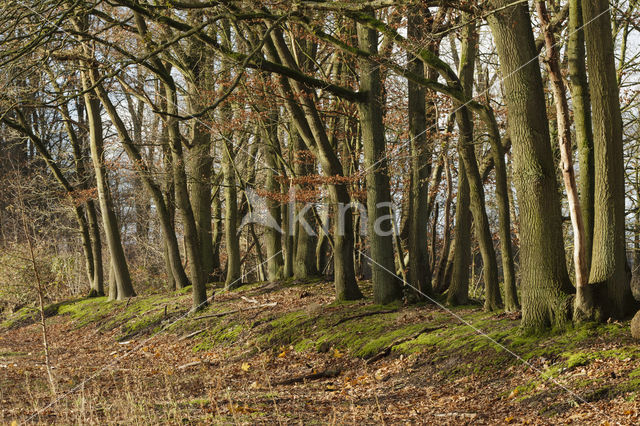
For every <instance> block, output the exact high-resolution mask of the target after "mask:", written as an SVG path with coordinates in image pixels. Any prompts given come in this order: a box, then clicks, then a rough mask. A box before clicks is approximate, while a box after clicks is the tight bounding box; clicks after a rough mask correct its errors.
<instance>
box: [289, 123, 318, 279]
mask: <svg viewBox="0 0 640 426" xmlns="http://www.w3.org/2000/svg"><path fill="white" fill-rule="evenodd" d="M291 127H292V129H291V144H292V147H293V150H294V154H293V167H294V170H295V173H296V180H297V181H298V183H297V184H296V193H298V192H303V193H304V192H305V191H309V190H313V189H314V188H313V185H312V184H309V183H307V182H305V179H306V178H307V177H308V176H309V175H311V174H313V173H314V163H315V161H314V159H313V158H312V155H311V152H310V151H309V150H308V149H307V148H306V147H305V146H304V142H303V141H302V139H301V138H300V135H298V132H297V131H296V130H295V128H294V126H291ZM292 201H293V202H295V200H292ZM295 205H296V206H297V205H298V203H296V204H295ZM291 207H292V206H291V204H290V205H289V208H291ZM304 208H306V210H305V211H302V209H304ZM302 209H297V214H298V215H299V219H298V223H296V224H294V226H295V227H297V238H296V257H295V259H296V260H295V262H294V264H293V273H294V275H295V277H296V278H298V279H300V278H307V277H309V276H312V275H316V274H317V273H318V269H317V265H316V259H315V252H316V244H317V236H316V235H314V234H313V233H312V232H315V226H314V225H315V217H314V209H315V207H314V206H313V205H312V204H311V205H309V207H307V205H305V206H304V207H303V208H302ZM305 223H306V224H308V227H307V226H305Z"/></svg>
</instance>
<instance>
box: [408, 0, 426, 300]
mask: <svg viewBox="0 0 640 426" xmlns="http://www.w3.org/2000/svg"><path fill="white" fill-rule="evenodd" d="M412 10H413V8H412ZM418 10H419V9H418ZM418 10H415V11H412V12H410V14H409V16H408V23H407V38H409V39H410V40H415V41H419V42H421V41H422V40H423V39H424V37H425V28H424V26H425V25H426V23H425V17H424V16H422V14H418V13H417V12H418ZM421 12H422V11H421ZM408 60H409V70H410V71H411V72H413V73H415V74H418V75H420V76H423V75H424V64H423V63H422V61H420V60H419V59H418V58H416V57H415V56H413V55H411V54H409V58H408ZM408 85H409V88H408V114H409V139H410V140H411V177H410V180H409V197H408V198H409V216H408V221H409V223H408V225H409V235H408V240H409V246H408V248H409V274H408V275H409V277H408V278H409V285H410V286H411V287H412V288H413V290H411V292H413V294H414V295H415V296H416V297H417V298H418V299H421V298H423V297H424V295H426V296H428V297H432V296H433V289H432V286H431V273H432V270H431V268H429V253H428V251H427V228H428V221H429V212H428V211H427V197H428V192H429V174H430V172H431V170H430V164H431V161H430V160H431V158H430V157H431V152H430V149H429V145H428V143H427V120H426V118H427V117H426V115H427V111H426V100H425V96H426V90H425V88H424V87H422V86H420V85H418V84H416V83H414V82H412V81H410V80H409V82H408ZM430 113H431V112H430ZM401 255H402V254H401Z"/></svg>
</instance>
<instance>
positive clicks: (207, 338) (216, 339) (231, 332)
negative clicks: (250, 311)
mask: <svg viewBox="0 0 640 426" xmlns="http://www.w3.org/2000/svg"><path fill="white" fill-rule="evenodd" d="M244 330H245V327H244V326H243V325H242V324H239V323H226V322H225V323H220V324H218V325H217V326H216V327H214V328H212V329H211V330H209V331H207V332H206V333H203V334H202V335H201V336H200V341H199V342H198V343H197V344H196V345H195V346H194V347H193V352H201V351H208V350H211V349H212V348H213V347H215V346H217V345H222V344H224V345H229V344H232V343H235V342H236V341H237V340H238V338H239V337H240V334H241V333H242V332H243V331H244Z"/></svg>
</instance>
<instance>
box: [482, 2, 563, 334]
mask: <svg viewBox="0 0 640 426" xmlns="http://www.w3.org/2000/svg"><path fill="white" fill-rule="evenodd" d="M509 1H510V0H493V1H491V7H492V8H502V7H504V9H503V10H500V11H498V12H497V13H495V14H493V15H491V16H489V17H488V18H487V19H488V21H489V25H490V27H491V31H492V33H493V36H494V40H495V44H496V48H497V51H498V56H499V57H500V67H501V71H502V75H503V77H504V87H505V93H506V99H505V100H506V105H507V116H508V120H509V132H510V136H511V139H512V141H513V158H514V171H513V180H514V184H515V187H516V191H517V195H518V203H519V207H520V229H521V233H520V235H521V237H522V239H521V245H520V247H521V248H520V253H521V255H520V259H521V268H520V270H521V274H522V281H521V283H522V284H521V289H522V327H523V328H524V329H527V330H540V329H544V328H547V327H551V326H562V325H564V324H566V322H567V321H568V319H569V312H570V297H569V293H570V292H571V290H572V286H571V283H570V281H569V275H568V274H567V266H566V263H565V256H564V245H563V234H562V222H561V214H560V197H559V194H558V191H557V182H556V173H555V169H554V165H553V159H552V156H551V142H550V137H549V125H548V120H547V116H546V107H545V98H544V90H543V86H542V78H541V75H540V68H539V64H538V63H537V61H533V62H532V61H531V58H534V57H536V54H537V51H536V48H535V43H534V39H533V31H532V29H531V20H530V16H529V11H528V5H527V4H523V3H520V4H517V5H513V6H509Z"/></svg>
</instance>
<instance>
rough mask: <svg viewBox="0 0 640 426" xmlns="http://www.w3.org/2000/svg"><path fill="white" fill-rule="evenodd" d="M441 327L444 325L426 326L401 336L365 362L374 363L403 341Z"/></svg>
mask: <svg viewBox="0 0 640 426" xmlns="http://www.w3.org/2000/svg"><path fill="white" fill-rule="evenodd" d="M441 328H443V327H442V326H441V327H425V328H423V329H422V330H420V331H418V332H417V333H414V334H412V335H411V336H407V337H401V338H399V339H396V340H394V341H393V342H391V344H390V345H388V346H387V347H385V348H384V349H383V350H381V351H380V352H378V353H377V354H375V355H374V356H372V357H371V358H369V359H368V360H367V361H366V362H365V364H367V365H369V364H373V363H374V362H376V361H378V360H380V359H382V358H384V357H385V356H387V355H389V354H390V353H391V349H392V348H393V347H394V346H396V345H399V344H401V343H404V342H408V341H410V340H413V339H415V338H416V337H418V336H420V335H421V334H423V333H428V332H431V331H435V330H439V329H441Z"/></svg>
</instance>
